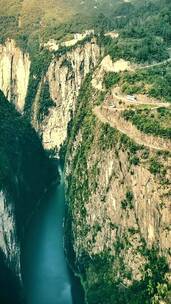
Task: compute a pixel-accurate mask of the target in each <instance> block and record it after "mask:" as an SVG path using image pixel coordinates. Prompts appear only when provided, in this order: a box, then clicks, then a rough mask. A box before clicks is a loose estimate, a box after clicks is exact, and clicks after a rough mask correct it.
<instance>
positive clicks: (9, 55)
mask: <svg viewBox="0 0 171 304" xmlns="http://www.w3.org/2000/svg"><path fill="white" fill-rule="evenodd" d="M100 53H101V51H100V48H99V46H98V45H97V42H96V39H95V38H92V39H91V41H90V39H89V41H88V39H87V41H86V40H85V41H81V42H80V43H78V44H77V45H75V46H73V47H72V48H68V50H67V48H66V49H65V51H64V52H61V53H60V50H59V52H58V53H57V55H54V56H53V57H54V58H53V59H52V61H51V62H50V65H49V67H48V70H47V73H46V74H45V76H44V72H43V68H44V67H40V66H39V69H40V74H41V75H42V76H41V77H40V82H39V84H38V85H37V89H36V90H37V91H36V93H35V97H34V100H33V101H32V103H33V104H32V107H31V117H32V124H33V126H34V127H35V129H36V130H37V131H38V132H39V133H40V134H41V135H42V140H43V144H44V147H45V148H46V149H56V150H59V148H60V146H61V145H62V144H63V143H64V141H65V139H66V137H67V126H68V123H69V121H70V119H71V117H72V115H73V113H74V111H75V105H76V100H77V96H78V93H79V90H80V87H81V84H82V82H83V80H84V79H85V76H86V75H87V73H89V72H90V71H91V70H92V69H93V68H94V67H95V66H96V65H97V63H98V60H99V58H100ZM40 56H41V55H40ZM35 64H37V63H35ZM31 72H32V71H31V61H30V58H29V55H28V54H25V53H23V52H22V51H21V50H20V49H19V48H18V47H17V46H16V43H15V42H14V41H13V40H7V41H6V43H5V44H4V45H1V46H0V89H1V90H2V91H3V92H4V94H5V96H6V97H7V98H8V99H9V100H11V101H12V102H13V103H14V104H15V106H16V108H17V109H18V110H19V111H20V112H23V110H24V108H25V105H26V96H27V91H28V89H29V90H31V91H32V90H33V88H32V87H28V86H29V79H30V77H31ZM32 78H33V80H34V81H36V82H37V78H38V76H37V75H36V73H35V74H34V73H33V75H32ZM46 86H48V88H45V87H46ZM45 90H47V91H48V92H46V95H47V94H49V98H51V100H52V104H51V106H50V107H49V105H48V104H47V105H46V104H45V103H46V101H45V96H44V95H43V93H42V92H43V91H45ZM44 104H45V106H44ZM44 108H45V109H44ZM41 111H42V113H41V115H42V117H41V121H40V112H41ZM44 111H45V112H46V111H47V113H44ZM44 114H45V115H44Z"/></svg>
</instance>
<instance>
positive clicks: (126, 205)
mask: <svg viewBox="0 0 171 304" xmlns="http://www.w3.org/2000/svg"><path fill="white" fill-rule="evenodd" d="M133 200H134V195H133V193H132V192H131V191H127V193H126V196H125V199H124V200H122V201H121V208H122V209H124V210H126V209H133V207H134V205H133Z"/></svg>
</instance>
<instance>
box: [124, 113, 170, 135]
mask: <svg viewBox="0 0 171 304" xmlns="http://www.w3.org/2000/svg"><path fill="white" fill-rule="evenodd" d="M123 117H124V119H126V120H129V121H131V122H132V123H133V124H134V125H135V126H136V127H137V128H138V129H139V130H140V131H142V132H144V133H146V134H151V135H154V136H160V137H163V138H165V139H171V127H170V121H171V109H168V108H158V109H157V110H156V109H155V110H150V109H139V110H125V111H124V112H123Z"/></svg>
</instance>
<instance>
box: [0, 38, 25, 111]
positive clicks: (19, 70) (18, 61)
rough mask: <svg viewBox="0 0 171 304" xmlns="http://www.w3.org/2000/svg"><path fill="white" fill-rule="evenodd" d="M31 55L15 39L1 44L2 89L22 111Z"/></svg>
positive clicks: (0, 87)
mask: <svg viewBox="0 0 171 304" xmlns="http://www.w3.org/2000/svg"><path fill="white" fill-rule="evenodd" d="M30 64H31V62H30V59H29V55H28V54H26V53H23V52H22V51H21V50H20V49H19V48H18V47H17V46H16V43H15V41H14V40H10V39H8V40H7V41H6V42H5V44H4V45H0V90H2V91H3V93H4V94H5V96H6V97H7V99H8V100H10V101H12V102H13V103H14V104H15V105H16V108H17V109H18V110H19V111H20V112H22V111H23V109H24V105H25V98H26V94H27V88H28V83H29V73H30Z"/></svg>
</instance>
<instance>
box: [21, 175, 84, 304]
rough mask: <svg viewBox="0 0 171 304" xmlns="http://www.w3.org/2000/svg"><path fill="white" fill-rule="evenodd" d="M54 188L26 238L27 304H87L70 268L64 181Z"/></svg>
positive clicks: (42, 204) (24, 261)
mask: <svg viewBox="0 0 171 304" xmlns="http://www.w3.org/2000/svg"><path fill="white" fill-rule="evenodd" d="M60 173H61V183H60V185H58V186H57V185H53V186H51V187H50V189H49V191H48V192H47V193H46V194H45V195H44V198H43V200H42V202H41V204H40V206H39V208H38V209H37V211H36V212H35V214H34V216H33V218H32V220H31V222H30V224H29V229H28V231H27V233H26V236H25V241H24V244H23V252H22V272H23V282H24V292H25V297H26V303H27V304H83V303H84V301H83V293H82V290H81V286H80V283H79V281H78V280H77V278H76V277H74V275H73V274H71V273H70V271H69V270H68V267H67V263H66V259H65V255H64V248H63V236H64V227H63V220H64V212H65V195H64V181H63V174H62V171H61V170H60Z"/></svg>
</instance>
